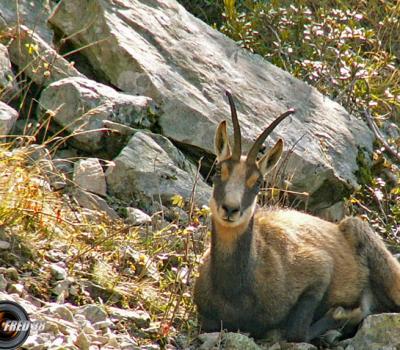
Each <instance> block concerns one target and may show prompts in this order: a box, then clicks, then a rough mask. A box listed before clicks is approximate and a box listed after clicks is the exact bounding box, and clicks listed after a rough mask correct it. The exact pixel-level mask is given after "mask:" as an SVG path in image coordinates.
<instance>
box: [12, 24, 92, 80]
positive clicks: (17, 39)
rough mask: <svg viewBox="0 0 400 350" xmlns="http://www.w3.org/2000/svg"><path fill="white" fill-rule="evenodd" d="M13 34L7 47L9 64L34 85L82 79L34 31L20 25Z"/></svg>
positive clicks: (81, 75)
mask: <svg viewBox="0 0 400 350" xmlns="http://www.w3.org/2000/svg"><path fill="white" fill-rule="evenodd" d="M13 34H14V40H12V41H11V43H10V45H9V47H8V50H9V53H10V59H11V62H12V63H14V64H15V65H16V66H18V67H19V70H20V71H21V72H23V73H24V74H26V75H27V76H28V77H29V78H30V79H31V80H32V81H34V82H35V83H36V84H38V85H44V86H47V85H49V84H51V83H52V82H55V81H57V80H60V79H63V78H67V77H84V75H83V74H81V73H79V72H78V70H77V69H75V68H74V66H73V64H72V63H71V62H68V61H67V60H66V59H65V58H63V57H62V56H61V55H59V54H58V53H57V52H56V51H55V50H54V49H53V48H52V47H51V46H50V45H49V44H48V43H47V42H46V41H45V40H43V39H42V38H41V37H40V36H39V35H38V34H36V33H35V32H34V31H32V30H30V29H29V28H27V27H25V26H23V25H22V26H20V27H18V28H17V29H15V30H14V33H13Z"/></svg>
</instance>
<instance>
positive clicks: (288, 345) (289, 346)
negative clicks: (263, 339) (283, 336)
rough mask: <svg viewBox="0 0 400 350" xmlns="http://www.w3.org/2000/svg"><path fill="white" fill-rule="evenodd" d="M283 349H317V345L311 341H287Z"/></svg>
mask: <svg viewBox="0 0 400 350" xmlns="http://www.w3.org/2000/svg"><path fill="white" fill-rule="evenodd" d="M281 349H282V350H317V347H316V346H314V345H312V344H309V343H285V344H284V345H282V347H281Z"/></svg>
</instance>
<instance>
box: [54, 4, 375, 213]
mask: <svg viewBox="0 0 400 350" xmlns="http://www.w3.org/2000/svg"><path fill="white" fill-rule="evenodd" d="M78 12H79V13H80V16H76V13H78ZM50 23H51V24H52V25H54V26H55V27H57V28H58V29H60V30H61V31H62V32H64V33H65V34H66V35H67V36H69V35H71V34H74V35H73V36H72V37H71V41H72V42H73V43H74V44H75V45H76V46H78V47H84V46H85V45H88V44H91V43H93V42H95V41H96V40H105V41H106V42H107V44H104V43H103V44H102V45H89V47H88V48H87V49H85V50H83V51H82V53H83V54H84V55H86V57H87V58H88V59H89V61H90V62H91V64H92V65H93V66H94V67H97V68H98V69H99V70H101V74H102V75H104V76H105V77H107V79H108V80H109V81H110V82H111V83H112V84H114V85H115V86H117V87H118V88H120V89H122V90H123V91H125V92H130V93H134V94H141V95H142V94H143V95H146V96H150V97H152V98H153V99H154V100H155V101H156V102H157V103H158V104H159V105H160V107H161V109H162V111H161V115H160V121H159V124H160V126H161V128H162V133H163V134H164V135H165V136H167V137H169V138H171V139H173V140H175V141H178V142H180V143H183V144H186V145H189V146H196V147H199V148H200V149H201V150H203V151H206V152H213V147H212V142H213V135H214V131H215V127H216V125H217V123H218V122H219V121H221V120H222V119H224V118H227V117H228V116H229V109H228V104H227V102H226V100H224V98H223V92H224V90H225V89H231V90H232V91H233V93H234V95H235V97H236V100H237V108H238V111H239V118H240V119H241V124H242V128H243V136H244V138H245V140H246V146H247V147H248V145H249V142H250V141H251V140H252V139H254V138H255V136H256V135H257V134H258V133H260V132H261V130H262V129H263V128H264V127H265V125H267V124H268V123H269V122H271V121H272V120H273V118H275V117H276V116H277V115H278V114H280V113H281V112H283V111H285V110H286V109H288V108H289V107H294V108H295V109H296V110H297V113H296V114H295V116H294V117H292V119H291V121H290V122H288V121H286V122H284V123H282V125H281V126H279V127H278V128H277V129H276V131H275V132H274V133H273V135H272V138H271V139H272V140H276V139H277V138H278V137H283V138H284V139H285V141H286V144H287V149H289V148H290V147H293V146H295V147H294V151H293V154H291V156H290V160H289V163H288V166H287V174H290V175H293V174H294V176H293V181H292V187H291V190H295V191H307V192H309V193H310V194H311V202H310V203H309V204H310V205H311V206H312V205H315V203H314V202H317V201H318V202H319V203H321V202H322V204H320V207H327V206H329V205H330V204H333V203H335V202H337V201H338V200H339V199H340V198H341V196H342V194H343V192H344V191H345V189H346V188H349V187H350V188H351V187H354V186H356V184H357V180H356V176H355V174H354V173H355V171H356V170H357V162H356V157H357V154H358V152H359V150H360V149H365V150H368V151H370V150H371V147H372V139H373V138H372V135H371V133H370V132H369V131H368V129H367V127H366V126H365V125H364V124H363V123H362V122H360V121H359V120H357V119H355V118H354V117H352V116H351V115H349V114H348V113H347V112H346V111H345V110H344V108H342V107H341V106H340V105H339V104H337V103H335V102H333V101H331V100H329V99H328V98H326V97H324V96H323V95H321V94H320V93H319V92H317V90H316V89H314V88H312V87H310V86H308V85H307V84H305V83H303V82H301V81H299V80H297V79H295V78H293V77H291V76H290V75H289V74H288V73H286V72H284V71H282V70H280V69H278V68H277V67H275V66H273V65H271V64H269V63H268V62H266V61H264V60H263V59H262V58H260V57H259V56H257V55H252V54H250V53H248V52H246V51H244V50H241V49H239V48H238V47H237V45H236V44H235V43H234V42H233V41H232V40H230V39H228V38H227V37H225V36H224V35H222V34H220V33H219V32H217V31H215V30H213V29H211V28H210V27H209V26H207V25H206V24H204V23H203V22H201V21H200V20H198V19H196V18H194V17H193V16H192V15H190V14H188V13H187V12H186V11H185V9H184V8H183V7H181V6H180V5H179V4H178V3H177V2H175V1H173V0H154V1H152V2H151V4H149V2H148V1H145V0H141V1H140V0H132V1H119V2H109V1H106V0H97V1H91V2H90V3H87V1H84V0H68V1H61V2H60V3H59V5H58V7H57V8H56V10H55V11H54V12H53V14H52V16H51V18H50ZM87 23H91V26H90V27H88V26H87ZM272 140H270V141H269V142H270V143H269V144H271V143H272ZM245 148H246V147H245Z"/></svg>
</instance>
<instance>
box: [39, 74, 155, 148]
mask: <svg viewBox="0 0 400 350" xmlns="http://www.w3.org/2000/svg"><path fill="white" fill-rule="evenodd" d="M40 108H41V112H42V113H49V112H48V111H53V112H54V120H55V121H56V122H57V123H58V124H59V125H61V126H62V127H64V128H65V129H66V130H67V131H69V132H70V133H72V134H73V135H74V136H73V139H74V143H75V146H77V147H78V148H80V149H82V150H84V151H87V152H95V151H99V150H101V149H102V148H103V147H104V143H105V139H107V138H108V137H109V135H108V134H107V133H106V132H105V131H106V130H105V129H104V123H105V121H107V120H111V121H114V122H118V123H120V124H124V125H127V126H135V127H144V128H149V127H151V126H152V125H153V124H154V123H155V120H154V115H153V114H152V113H151V112H149V110H152V109H153V108H154V105H153V103H152V100H151V99H150V98H148V97H144V96H132V95H128V94H124V93H120V92H117V91H116V90H114V89H113V88H111V87H109V86H106V85H103V84H100V83H97V82H95V81H93V80H89V79H83V78H76V77H72V78H66V79H62V80H59V81H57V82H55V83H52V84H50V85H49V86H48V87H47V88H46V89H44V90H43V92H42V94H41V96H40Z"/></svg>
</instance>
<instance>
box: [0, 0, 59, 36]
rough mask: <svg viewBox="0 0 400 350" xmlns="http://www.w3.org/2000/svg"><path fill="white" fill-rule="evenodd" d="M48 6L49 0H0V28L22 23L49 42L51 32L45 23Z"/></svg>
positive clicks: (48, 10)
mask: <svg viewBox="0 0 400 350" xmlns="http://www.w3.org/2000/svg"><path fill="white" fill-rule="evenodd" d="M50 7H51V6H50V1H49V0H18V1H0V30H4V29H5V28H7V27H13V26H15V25H16V24H17V23H22V24H24V25H26V26H27V27H29V28H30V29H32V30H33V29H34V30H35V32H36V33H37V34H38V35H40V37H41V38H42V39H43V40H44V41H46V42H47V43H48V44H51V42H52V40H53V32H52V31H51V30H50V28H48V27H47V25H46V23H47V18H48V17H49V15H50Z"/></svg>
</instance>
